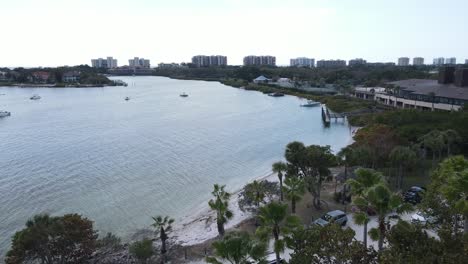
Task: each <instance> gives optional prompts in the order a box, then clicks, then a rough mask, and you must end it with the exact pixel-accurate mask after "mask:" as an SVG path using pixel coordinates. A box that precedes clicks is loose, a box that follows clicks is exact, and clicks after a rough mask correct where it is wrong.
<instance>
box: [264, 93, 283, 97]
mask: <svg viewBox="0 0 468 264" xmlns="http://www.w3.org/2000/svg"><path fill="white" fill-rule="evenodd" d="M268 95H269V96H273V97H281V96H284V93H270V94H268Z"/></svg>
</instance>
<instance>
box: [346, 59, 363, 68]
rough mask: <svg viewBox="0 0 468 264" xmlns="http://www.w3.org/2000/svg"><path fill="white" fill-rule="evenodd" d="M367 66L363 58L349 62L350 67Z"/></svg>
mask: <svg viewBox="0 0 468 264" xmlns="http://www.w3.org/2000/svg"><path fill="white" fill-rule="evenodd" d="M366 64H367V61H366V60H364V59H361V58H357V59H353V60H349V61H348V66H358V65H366Z"/></svg>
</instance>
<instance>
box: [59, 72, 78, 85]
mask: <svg viewBox="0 0 468 264" xmlns="http://www.w3.org/2000/svg"><path fill="white" fill-rule="evenodd" d="M80 76H81V72H79V71H68V72H65V73H64V74H63V76H62V82H66V83H76V82H79V81H80Z"/></svg>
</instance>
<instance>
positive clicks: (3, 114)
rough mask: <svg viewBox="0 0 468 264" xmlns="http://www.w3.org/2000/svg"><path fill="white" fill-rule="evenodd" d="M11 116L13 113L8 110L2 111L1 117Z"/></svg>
mask: <svg viewBox="0 0 468 264" xmlns="http://www.w3.org/2000/svg"><path fill="white" fill-rule="evenodd" d="M6 116H11V113H10V112H8V111H0V117H6Z"/></svg>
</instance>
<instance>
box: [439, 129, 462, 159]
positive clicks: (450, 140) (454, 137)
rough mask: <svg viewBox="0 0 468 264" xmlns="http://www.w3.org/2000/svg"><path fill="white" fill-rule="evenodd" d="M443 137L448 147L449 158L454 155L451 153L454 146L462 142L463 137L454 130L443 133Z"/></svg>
mask: <svg viewBox="0 0 468 264" xmlns="http://www.w3.org/2000/svg"><path fill="white" fill-rule="evenodd" d="M442 135H443V137H444V141H445V144H446V145H447V146H446V147H447V157H448V156H450V155H451V154H452V153H451V149H452V145H453V144H455V143H457V142H460V140H461V137H460V134H458V132H457V131H455V130H453V129H448V130H445V131H442Z"/></svg>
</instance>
